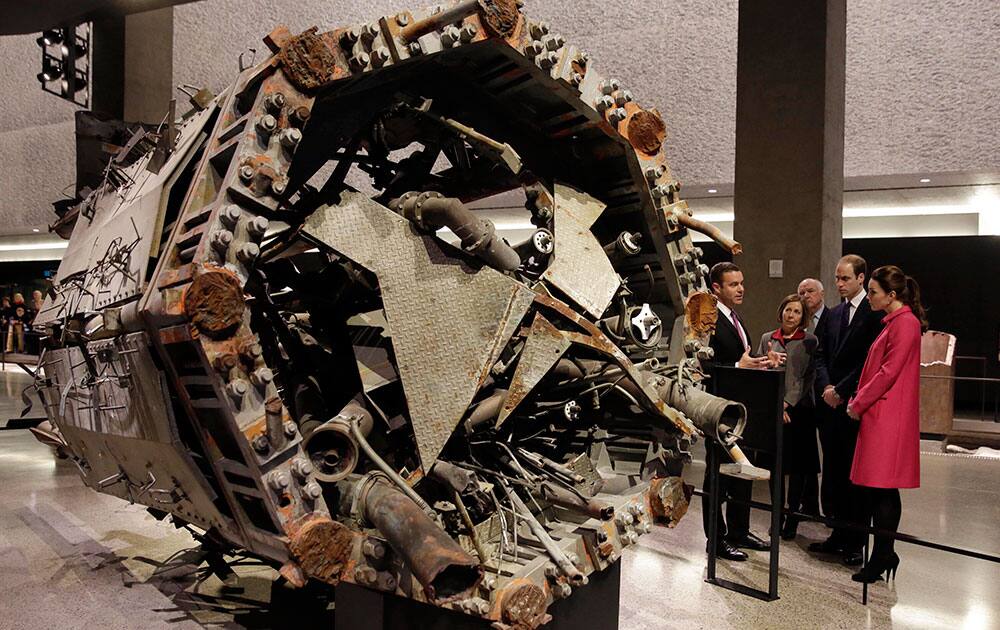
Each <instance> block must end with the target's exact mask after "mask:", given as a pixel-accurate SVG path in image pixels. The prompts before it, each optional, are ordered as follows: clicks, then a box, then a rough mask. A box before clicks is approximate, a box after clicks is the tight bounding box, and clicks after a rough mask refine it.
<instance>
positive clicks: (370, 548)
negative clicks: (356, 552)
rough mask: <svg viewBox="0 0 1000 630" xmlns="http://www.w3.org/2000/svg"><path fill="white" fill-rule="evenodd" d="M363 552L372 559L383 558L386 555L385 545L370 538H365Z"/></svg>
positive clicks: (362, 546)
mask: <svg viewBox="0 0 1000 630" xmlns="http://www.w3.org/2000/svg"><path fill="white" fill-rule="evenodd" d="M361 553H363V554H365V556H367V557H368V558H371V559H372V560H381V559H382V558H384V557H385V545H383V544H382V543H381V542H379V541H377V540H373V539H371V538H369V539H367V540H365V542H364V544H363V545H361Z"/></svg>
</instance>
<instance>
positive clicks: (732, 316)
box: [702, 262, 770, 561]
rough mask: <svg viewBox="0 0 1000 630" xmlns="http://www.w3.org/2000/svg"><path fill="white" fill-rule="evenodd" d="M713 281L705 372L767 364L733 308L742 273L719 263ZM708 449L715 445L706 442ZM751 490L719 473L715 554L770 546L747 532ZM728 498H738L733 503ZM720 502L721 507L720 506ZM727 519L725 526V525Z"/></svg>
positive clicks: (735, 554)
mask: <svg viewBox="0 0 1000 630" xmlns="http://www.w3.org/2000/svg"><path fill="white" fill-rule="evenodd" d="M709 279H710V282H711V283H712V293H713V294H715V297H716V298H717V299H718V301H719V302H718V305H717V308H718V318H717V319H716V324H715V333H714V334H713V335H712V337H711V339H710V340H709V345H710V346H711V348H712V350H713V351H714V353H715V354H714V355H713V357H712V359H711V361H708V362H705V363H704V367H705V368H706V371H708V372H709V373H711V370H712V368H713V367H714V366H715V365H730V366H736V367H741V368H762V367H766V366H767V363H768V358H767V357H752V356H750V340H751V339H753V336H751V335H750V331H748V330H747V329H746V326H744V324H743V321H742V320H741V319H740V317H739V315H737V314H736V308H737V307H738V306H740V305H742V304H743V294H744V287H743V272H742V271H740V268H739V267H737V266H736V265H734V264H733V263H729V262H722V263H718V264H716V265H715V266H713V267H712V270H711V271H710V272H709ZM707 447H708V448H715V447H714V446H713V445H711V444H709V445H707ZM703 487H704V488H709V487H710V481H709V471H708V470H707V469H706V471H705V483H704V486H703ZM752 490H753V486H752V484H751V482H749V481H746V480H744V479H736V478H734V477H726V476H725V475H720V476H719V492H720V495H721V497H722V499H721V502H724V503H725V504H726V517H725V518H723V516H722V510H721V507H720V510H719V514H718V527H719V530H718V531H719V543H718V547H717V548H716V554H717V556H718V557H720V558H726V559H728V560H741V561H742V560H746V559H747V554H746V553H744V552H742V551H740V549H739V548H740V547H743V548H745V549H756V550H765V549H770V545H768V543H766V542H764V541H763V540H761V539H760V538H758V537H757V536H754V535H753V534H752V533H751V532H750V505H749V501H750V497H751V493H752ZM727 499H734V500H737V501H741V503H734V502H731V501H728V500H727ZM721 502H720V506H721ZM708 505H709V504H708V500H707V498H703V499H702V507H703V508H705V509H702V518H703V524H704V527H705V536H706V537H707V536H708V520H709V510H708V509H707V507H708ZM727 521H728V527H727Z"/></svg>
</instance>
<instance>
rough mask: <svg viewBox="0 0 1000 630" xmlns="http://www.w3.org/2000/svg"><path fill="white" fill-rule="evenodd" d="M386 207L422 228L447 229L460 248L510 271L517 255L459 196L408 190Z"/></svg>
mask: <svg viewBox="0 0 1000 630" xmlns="http://www.w3.org/2000/svg"><path fill="white" fill-rule="evenodd" d="M389 208H391V209H392V210H393V211H395V212H398V213H399V214H401V215H403V216H404V217H405V218H407V219H409V220H410V221H413V222H414V223H416V224H417V225H419V226H420V227H422V228H424V229H426V230H432V231H434V230H438V229H439V228H442V227H447V228H449V229H450V230H451V231H452V232H454V233H455V236H457V237H458V238H459V239H461V241H462V249H464V250H465V251H467V252H469V253H470V254H472V255H473V256H477V257H479V258H481V259H482V260H483V261H484V262H485V263H486V264H488V265H489V266H491V267H494V268H496V269H499V270H501V271H514V270H515V269H517V268H518V267H519V266H520V265H521V258H520V257H519V256H518V255H517V252H515V251H514V248H513V247H511V246H510V245H509V244H508V243H507V242H506V241H505V240H503V239H502V238H500V237H499V236H497V234H496V228H495V227H494V226H493V223H492V222H491V221H490V220H489V219H483V218H481V217H478V216H476V214H475V213H474V212H472V211H471V210H469V209H468V208H467V207H466V206H465V204H464V203H462V201H461V200H460V199H456V198H454V197H442V196H441V194H440V193H436V192H425V193H415V192H409V193H406V194H405V195H403V196H402V197H400V198H398V199H393V200H392V201H390V202H389Z"/></svg>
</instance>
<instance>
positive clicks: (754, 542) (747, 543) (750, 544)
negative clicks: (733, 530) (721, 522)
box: [726, 533, 771, 551]
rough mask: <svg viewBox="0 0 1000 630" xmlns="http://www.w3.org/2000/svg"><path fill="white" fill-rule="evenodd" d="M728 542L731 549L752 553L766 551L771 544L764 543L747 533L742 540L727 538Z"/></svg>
mask: <svg viewBox="0 0 1000 630" xmlns="http://www.w3.org/2000/svg"><path fill="white" fill-rule="evenodd" d="M726 542H728V543H729V544H730V545H732V546H733V547H740V548H742V549H752V550H754V551H767V550H768V549H770V548H771V543H768V542H764V541H763V540H761V539H760V538H758V537H757V536H755V535H753V534H751V533H748V534H747V535H746V536H743V537H742V538H727V539H726Z"/></svg>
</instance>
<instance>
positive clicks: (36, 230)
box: [31, 228, 39, 232]
mask: <svg viewBox="0 0 1000 630" xmlns="http://www.w3.org/2000/svg"><path fill="white" fill-rule="evenodd" d="M31 231H32V232H38V231H39V229H38V228H31Z"/></svg>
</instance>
